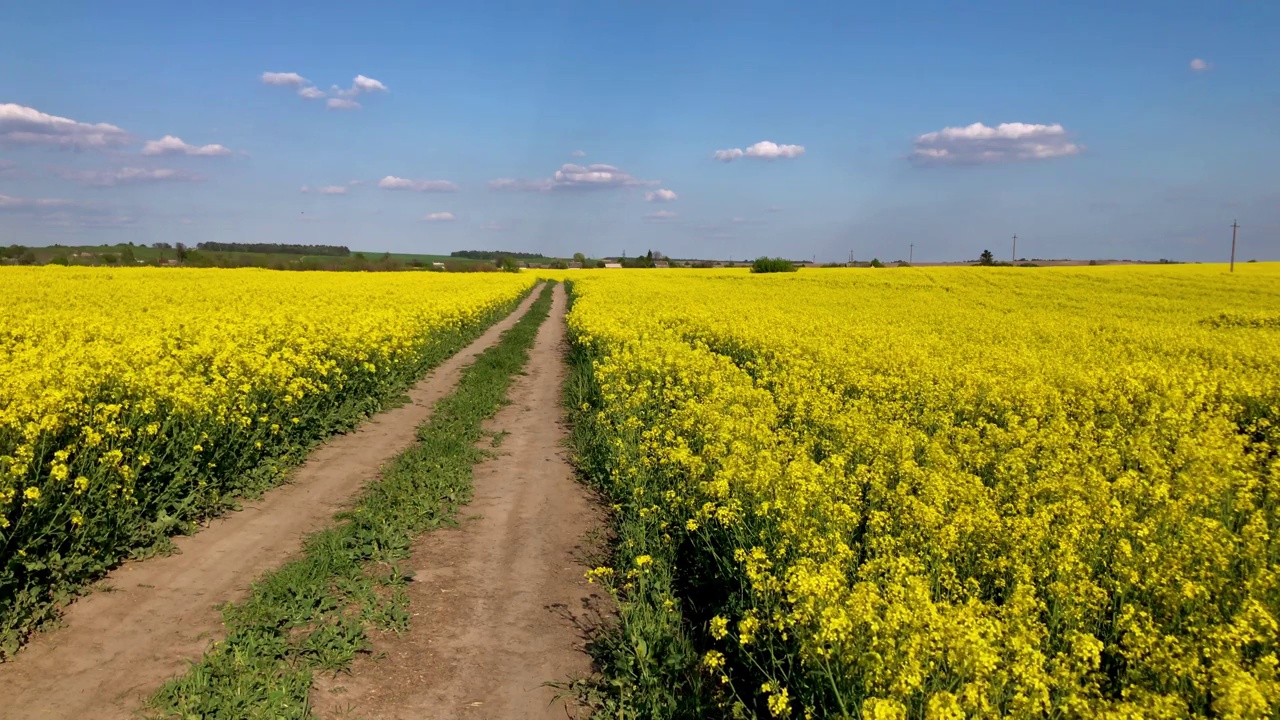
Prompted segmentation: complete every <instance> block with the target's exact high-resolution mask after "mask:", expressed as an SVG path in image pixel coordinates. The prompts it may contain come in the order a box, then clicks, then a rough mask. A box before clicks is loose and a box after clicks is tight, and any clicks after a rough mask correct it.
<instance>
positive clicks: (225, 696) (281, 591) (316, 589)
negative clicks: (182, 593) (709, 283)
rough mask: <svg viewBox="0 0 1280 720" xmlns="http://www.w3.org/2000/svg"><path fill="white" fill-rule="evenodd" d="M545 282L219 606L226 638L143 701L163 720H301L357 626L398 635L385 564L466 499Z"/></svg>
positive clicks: (522, 357) (347, 654)
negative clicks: (373, 469) (432, 400)
mask: <svg viewBox="0 0 1280 720" xmlns="http://www.w3.org/2000/svg"><path fill="white" fill-rule="evenodd" d="M551 291H552V284H551V283H548V284H547V285H546V286H545V287H544V288H543V290H542V294H541V295H540V296H539V298H538V299H537V300H536V301H535V302H534V303H533V305H532V306H531V307H530V309H529V311H528V312H527V313H526V314H525V316H524V317H523V318H521V319H520V320H519V321H518V322H517V323H516V325H515V326H514V327H512V328H511V329H510V330H508V331H507V332H506V333H504V334H503V336H502V339H501V340H500V341H499V342H498V344H497V345H495V346H493V347H491V348H489V349H488V350H486V351H485V352H484V353H483V354H481V355H480V356H479V358H477V359H476V361H475V362H474V363H473V364H472V365H471V366H469V367H468V368H466V369H465V370H464V371H463V373H462V376H461V378H460V379H459V381H458V386H457V388H456V389H455V390H454V391H453V393H452V394H450V395H448V396H447V397H445V398H444V399H442V400H441V401H440V402H438V403H437V404H436V406H435V409H434V412H433V413H432V416H431V419H430V420H429V421H428V422H427V423H426V424H425V425H424V426H422V427H421V428H419V430H418V443H417V444H416V445H414V446H413V447H411V448H410V449H408V450H406V451H404V452H403V453H401V454H400V455H399V456H397V457H396V458H395V460H393V461H392V462H391V463H390V464H389V465H388V466H387V467H386V469H385V470H384V471H383V474H382V477H381V479H380V480H378V481H377V482H375V483H373V484H371V485H370V486H369V487H367V488H366V489H365V490H364V492H363V494H362V495H361V496H360V497H359V498H358V499H357V501H356V503H355V507H354V509H352V510H351V511H349V512H345V513H343V514H341V515H339V516H338V520H339V521H338V522H337V523H336V524H334V525H333V526H332V527H329V528H328V529H325V530H322V531H320V532H318V533H316V534H314V535H312V536H310V537H308V538H307V540H306V542H305V543H304V546H303V553H302V556H301V557H299V558H297V559H296V560H292V561H290V562H289V563H287V564H286V565H284V566H283V567H281V568H279V569H278V570H275V571H274V572H271V573H268V574H267V575H265V576H263V577H262V578H260V579H259V580H258V581H257V582H256V583H255V584H254V586H253V589H252V591H251V594H250V596H249V598H247V599H246V600H244V601H243V602H240V603H234V604H231V605H228V606H227V607H226V608H225V609H224V615H223V616H224V623H225V625H226V628H227V637H226V639H224V640H222V641H220V642H217V643H215V644H214V646H213V647H212V648H211V649H210V650H209V651H208V652H207V653H206V654H205V656H204V657H203V658H202V659H201V660H200V661H199V662H197V663H195V664H194V665H193V666H192V667H191V668H190V669H189V670H188V671H187V673H186V674H185V675H183V676H181V677H179V678H176V679H174V680H171V681H170V682H169V683H167V684H166V685H165V686H164V687H162V688H161V689H160V690H159V691H158V692H157V693H156V695H155V696H154V697H153V698H152V699H151V702H150V704H149V712H150V713H151V715H152V716H153V717H164V718H190V717H201V718H225V719H227V720H231V719H236V720H239V719H241V718H251V719H258V718H261V719H264V720H265V718H308V717H312V713H311V708H310V705H309V702H308V694H309V692H310V688H311V676H312V672H313V671H315V670H327V671H334V670H338V669H341V668H343V667H346V666H347V665H348V664H349V663H350V662H351V661H352V660H353V659H354V658H355V656H356V655H357V654H359V653H361V652H364V651H366V650H367V649H368V646H369V642H368V636H367V629H368V628H369V627H370V626H373V627H378V628H383V629H393V630H395V629H403V628H405V627H407V626H408V623H409V615H408V596H407V593H406V592H405V583H406V581H407V577H406V574H405V572H404V571H403V570H402V569H400V568H398V567H397V566H396V562H397V561H399V560H403V559H404V558H406V557H407V556H408V554H409V549H410V546H411V544H412V542H413V540H414V538H415V537H417V536H418V535H419V534H420V533H422V532H424V531H426V530H430V529H432V528H434V527H437V526H440V525H442V524H446V523H448V522H450V521H451V520H452V518H453V516H454V513H455V511H456V510H457V508H458V506H460V505H462V504H463V503H465V502H466V501H467V500H468V499H469V498H470V496H471V482H472V466H473V465H475V463H477V462H479V461H480V460H482V459H484V457H485V452H484V451H483V450H480V449H478V448H477V447H476V443H477V442H478V441H479V440H480V439H481V437H482V436H483V429H482V427H481V425H482V423H483V422H484V420H485V419H486V418H489V417H491V416H492V415H493V414H494V413H496V412H497V411H498V409H499V408H500V407H501V406H502V405H503V403H504V402H505V399H506V394H507V387H508V386H509V385H510V383H511V379H512V377H513V376H514V375H515V374H516V373H518V372H519V371H520V369H521V368H522V367H524V364H525V362H526V361H527V360H528V357H529V348H530V347H531V346H532V345H533V341H534V338H535V336H536V335H537V331H538V327H539V326H540V325H541V324H542V321H543V320H544V319H546V317H547V315H548V313H549V311H550V306H551Z"/></svg>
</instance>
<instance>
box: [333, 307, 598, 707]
mask: <svg viewBox="0 0 1280 720" xmlns="http://www.w3.org/2000/svg"><path fill="white" fill-rule="evenodd" d="M565 304H566V298H565V293H564V288H563V286H557V287H556V289H555V296H554V303H553V305H552V309H551V315H550V317H549V318H548V319H547V321H546V322H545V323H543V325H542V328H541V329H540V330H539V332H538V337H537V339H536V341H535V343H534V347H533V349H532V350H531V352H530V358H529V363H528V365H526V367H525V375H523V376H521V377H519V378H518V379H517V380H516V381H515V382H514V383H513V384H512V386H511V390H510V393H509V398H510V399H511V401H512V403H511V404H510V405H508V406H507V407H505V408H503V409H502V410H501V411H500V412H499V413H498V414H497V416H495V417H494V418H493V419H492V420H491V421H490V422H489V423H488V424H487V426H486V427H487V429H489V430H491V431H494V432H505V433H508V434H507V435H505V436H504V438H503V440H502V444H501V446H500V448H499V451H498V452H499V453H500V454H499V455H498V456H497V457H495V458H493V459H491V460H488V461H485V462H484V463H481V464H480V465H477V466H476V469H475V496H474V499H473V500H472V502H471V504H470V505H468V506H466V507H464V508H462V509H461V510H460V511H459V515H460V519H461V523H460V525H459V527H457V528H447V529H441V530H436V531H433V532H431V533H428V534H426V535H424V536H423V537H422V538H421V539H420V540H419V541H418V542H417V543H416V544H415V546H414V549H413V556H412V559H411V560H410V561H407V562H406V563H405V564H404V566H405V567H408V568H413V569H415V571H416V575H415V577H414V582H412V583H410V584H409V591H410V598H411V600H410V601H411V612H412V614H413V620H412V624H411V626H410V629H409V630H408V631H407V632H406V633H404V634H402V635H399V636H397V635H393V634H387V635H385V636H382V637H380V638H376V639H375V642H374V645H375V648H374V649H375V651H377V652H379V653H385V655H383V656H382V657H377V658H375V659H370V660H364V661H361V662H359V663H357V665H356V667H355V668H354V671H353V673H352V674H351V675H345V674H344V675H338V676H337V677H333V678H328V679H323V680H321V681H320V682H318V683H317V688H316V690H315V691H313V693H312V697H313V700H314V701H315V703H316V705H317V708H318V709H319V712H320V714H321V716H322V717H329V718H345V717H360V718H370V719H374V718H404V719H406V720H407V719H409V718H413V719H415V720H417V719H418V718H433V719H436V718H439V719H446V718H467V719H469V720H483V719H487V718H561V719H563V718H565V717H566V714H568V715H570V716H572V715H573V714H575V712H574V710H575V709H574V708H573V707H572V706H566V705H565V704H564V702H563V701H555V698H556V695H557V691H556V690H554V689H552V688H550V687H546V686H544V683H545V682H547V681H563V680H566V679H569V678H570V677H573V676H581V675H585V674H587V673H588V672H589V671H590V669H591V661H590V658H589V657H588V656H587V654H586V652H585V651H584V648H583V646H584V642H585V640H584V629H585V628H586V627H589V626H591V625H592V624H594V622H595V618H596V617H597V613H598V612H599V611H600V610H601V609H602V608H603V607H605V605H604V603H605V602H606V601H605V598H604V597H602V593H601V592H600V591H599V588H598V586H595V585H588V584H587V583H586V581H585V579H584V578H583V573H584V572H585V570H586V569H587V568H586V567H585V566H584V565H583V562H582V561H583V554H584V553H585V552H589V551H591V550H593V548H591V547H590V543H591V541H590V537H591V536H592V535H593V533H591V528H598V527H600V526H601V523H602V517H601V515H600V510H599V508H598V505H597V504H596V503H594V502H593V501H592V499H591V498H590V497H589V494H588V492H587V491H586V490H585V489H584V488H583V487H582V486H581V485H580V484H579V483H577V482H576V481H575V479H574V476H573V471H572V468H571V466H570V465H569V463H568V460H567V459H566V457H565V452H566V451H565V448H564V447H563V442H564V439H565V437H566V432H567V431H566V428H565V425H564V416H563V410H562V408H561V405H560V398H561V385H562V383H563V382H564V378H565V362H564V352H563V346H564V338H565V326H564V313H565Z"/></svg>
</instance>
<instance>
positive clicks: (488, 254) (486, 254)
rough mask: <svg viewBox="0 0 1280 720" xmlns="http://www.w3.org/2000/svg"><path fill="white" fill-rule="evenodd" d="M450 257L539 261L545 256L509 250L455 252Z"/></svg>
mask: <svg viewBox="0 0 1280 720" xmlns="http://www.w3.org/2000/svg"><path fill="white" fill-rule="evenodd" d="M449 257H456V258H466V259H468V260H497V259H499V258H515V259H519V260H538V259H541V258H542V257H544V256H543V255H541V254H539V253H527V252H509V251H507V250H454V251H453V252H451V253H449Z"/></svg>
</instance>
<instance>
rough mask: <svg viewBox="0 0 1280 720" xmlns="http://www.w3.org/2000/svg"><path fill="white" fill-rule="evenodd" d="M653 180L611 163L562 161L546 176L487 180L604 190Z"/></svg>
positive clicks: (531, 187)
mask: <svg viewBox="0 0 1280 720" xmlns="http://www.w3.org/2000/svg"><path fill="white" fill-rule="evenodd" d="M657 184H658V181H656V180H641V179H639V178H636V177H633V176H632V175H631V174H630V173H628V172H626V171H624V170H620V169H618V168H616V167H614V166H613V165H602V164H599V163H597V164H594V165H585V166H584V165H576V164H574V163H565V164H564V165H561V166H560V169H559V170H557V171H556V172H555V174H554V175H552V176H551V177H549V178H538V179H535V180H514V179H512V178H498V179H497V180H490V181H489V188H490V189H491V190H526V191H547V190H603V189H609V188H625V187H643V186H652V185H657Z"/></svg>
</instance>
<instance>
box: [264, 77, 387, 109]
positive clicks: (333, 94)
mask: <svg viewBox="0 0 1280 720" xmlns="http://www.w3.org/2000/svg"><path fill="white" fill-rule="evenodd" d="M262 82H263V83H265V84H267V85H282V86H286V87H295V88H297V89H298V95H299V96H301V97H303V98H306V99H307V100H322V99H324V98H326V97H327V98H329V99H328V101H327V102H326V103H325V106H326V107H328V108H329V109H330V110H359V109H360V103H358V102H356V101H355V100H354V98H355V97H356V96H357V95H361V94H364V93H374V92H389V90H388V88H387V86H386V85H384V84H383V83H382V81H381V80H375V79H373V78H371V77H368V76H365V75H356V76H355V78H354V79H353V80H352V81H351V87H350V88H347V89H345V90H344V89H342V88H340V87H338V86H337V85H333V86H332V87H331V88H330V90H329V92H325V91H324V90H321V89H320V88H318V87H316V86H315V85H314V84H312V83H311V81H310V80H308V79H306V78H304V77H302V76H301V75H299V74H298V73H291V72H290V73H277V72H266V73H262Z"/></svg>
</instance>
